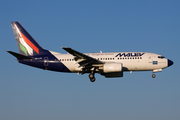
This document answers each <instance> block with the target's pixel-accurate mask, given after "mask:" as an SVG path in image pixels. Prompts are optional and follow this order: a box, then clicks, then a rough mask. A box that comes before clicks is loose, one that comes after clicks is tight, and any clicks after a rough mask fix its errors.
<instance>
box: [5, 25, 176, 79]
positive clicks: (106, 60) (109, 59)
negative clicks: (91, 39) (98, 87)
mask: <svg viewBox="0 0 180 120" xmlns="http://www.w3.org/2000/svg"><path fill="white" fill-rule="evenodd" d="M11 25H12V29H13V32H14V35H15V39H16V43H17V46H18V49H19V53H15V52H12V51H7V52H8V53H10V54H11V55H13V56H15V57H16V58H17V61H18V62H19V63H22V64H25V65H29V66H33V67H37V68H41V69H44V70H51V71H57V72H67V73H78V74H85V73H89V78H90V81H91V82H94V81H95V73H99V74H101V75H103V76H105V77H106V78H114V77H123V72H124V71H130V72H132V71H152V72H153V74H152V77H153V78H155V77H156V75H155V74H154V73H156V72H160V71H162V69H164V68H167V67H169V66H171V65H173V61H171V60H169V59H167V58H165V57H164V56H162V55H159V54H155V53H148V52H109V53H103V52H101V51H100V53H81V52H78V51H76V50H74V49H72V48H69V47H62V49H64V50H65V51H67V52H68V54H61V53H57V52H53V51H49V50H46V49H44V48H42V47H41V46H40V45H39V44H38V43H37V42H36V41H35V40H34V39H33V38H32V37H31V35H30V34H29V33H28V32H27V31H26V30H25V29H24V28H23V27H22V25H21V24H20V23H19V22H11Z"/></svg>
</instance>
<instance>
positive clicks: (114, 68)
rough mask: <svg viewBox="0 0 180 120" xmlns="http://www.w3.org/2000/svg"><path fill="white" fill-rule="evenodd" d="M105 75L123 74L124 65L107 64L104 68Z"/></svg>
mask: <svg viewBox="0 0 180 120" xmlns="http://www.w3.org/2000/svg"><path fill="white" fill-rule="evenodd" d="M103 72H104V73H116V72H122V64H121V63H105V64H104V66H103Z"/></svg>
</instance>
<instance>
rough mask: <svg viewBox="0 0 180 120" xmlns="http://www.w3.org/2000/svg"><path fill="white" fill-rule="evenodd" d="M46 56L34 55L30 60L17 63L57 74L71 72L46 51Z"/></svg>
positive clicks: (20, 60) (21, 60)
mask: <svg viewBox="0 0 180 120" xmlns="http://www.w3.org/2000/svg"><path fill="white" fill-rule="evenodd" d="M46 52H47V53H48V54H43V55H36V56H33V57H32V58H33V59H32V60H27V59H19V60H18V61H19V63H22V64H25V65H29V66H33V67H37V68H41V69H46V70H51V71H57V72H71V71H70V70H69V69H68V68H67V67H66V66H65V65H64V64H63V63H62V62H60V61H59V60H58V59H57V58H56V57H55V56H54V55H52V54H51V53H50V52H49V51H46Z"/></svg>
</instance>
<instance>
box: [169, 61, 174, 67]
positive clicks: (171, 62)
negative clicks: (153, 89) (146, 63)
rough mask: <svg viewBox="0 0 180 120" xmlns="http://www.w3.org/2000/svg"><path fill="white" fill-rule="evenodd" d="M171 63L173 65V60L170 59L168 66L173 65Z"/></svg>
mask: <svg viewBox="0 0 180 120" xmlns="http://www.w3.org/2000/svg"><path fill="white" fill-rule="evenodd" d="M171 65H173V61H171V60H169V59H168V67H169V66H171Z"/></svg>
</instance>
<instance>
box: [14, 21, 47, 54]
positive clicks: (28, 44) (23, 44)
mask: <svg viewBox="0 0 180 120" xmlns="http://www.w3.org/2000/svg"><path fill="white" fill-rule="evenodd" d="M11 25H12V28H13V32H14V35H15V38H16V43H17V46H18V49H19V53H20V54H22V55H25V56H34V55H39V54H41V53H42V52H43V51H45V50H44V49H43V48H42V47H41V46H40V45H39V44H38V43H37V42H36V41H35V40H34V39H33V38H32V37H31V35H30V34H29V33H28V32H27V31H26V30H25V29H24V28H23V27H22V26H21V24H20V23H19V22H11Z"/></svg>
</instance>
